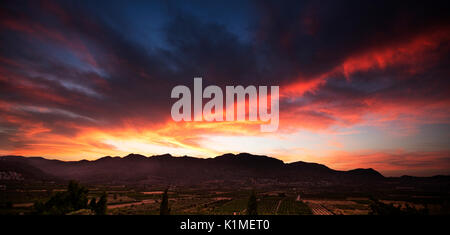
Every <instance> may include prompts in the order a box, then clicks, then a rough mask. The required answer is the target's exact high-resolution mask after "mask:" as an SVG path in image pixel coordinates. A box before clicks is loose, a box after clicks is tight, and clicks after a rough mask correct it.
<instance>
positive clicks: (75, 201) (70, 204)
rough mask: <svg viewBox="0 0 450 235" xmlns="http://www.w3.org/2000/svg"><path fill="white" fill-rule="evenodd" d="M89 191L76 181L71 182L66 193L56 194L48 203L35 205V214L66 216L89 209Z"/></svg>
mask: <svg viewBox="0 0 450 235" xmlns="http://www.w3.org/2000/svg"><path fill="white" fill-rule="evenodd" d="M87 194H88V189H86V188H85V187H83V186H80V185H79V184H78V183H77V182H75V181H70V182H69V185H68V187H67V191H65V192H57V193H55V194H54V195H53V196H52V197H51V198H50V199H49V200H48V201H46V202H36V203H35V204H34V213H35V214H49V215H64V214H67V213H69V212H72V211H77V210H80V209H86V208H87V207H88V205H87V202H88V198H87Z"/></svg>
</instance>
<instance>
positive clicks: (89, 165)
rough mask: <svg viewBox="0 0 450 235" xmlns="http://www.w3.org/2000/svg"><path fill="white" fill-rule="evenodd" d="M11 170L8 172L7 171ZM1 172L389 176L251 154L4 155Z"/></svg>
mask: <svg viewBox="0 0 450 235" xmlns="http://www.w3.org/2000/svg"><path fill="white" fill-rule="evenodd" d="M6 166H8V168H5V167H6ZM0 167H2V168H0V169H3V168H5V169H6V170H8V171H15V172H18V173H20V174H23V175H24V177H25V178H27V177H28V178H31V179H49V178H51V177H53V178H54V179H60V180H70V179H75V180H79V181H82V182H87V183H123V184H127V183H162V184H164V183H170V184H198V183H202V182H208V181H248V180H272V181H276V182H307V181H320V180H322V181H328V182H332V183H367V182H379V181H383V180H385V179H386V178H385V177H384V176H383V175H381V174H380V173H379V172H377V171H375V170H373V169H355V170H350V171H337V170H333V169H330V168H328V167H327V166H325V165H321V164H317V163H307V162H301V161H299V162H293V163H284V162H283V161H281V160H278V159H276V158H272V157H268V156H261V155H252V154H249V153H240V154H231V153H228V154H224V155H221V156H217V157H215V158H206V159H204V158H195V157H189V156H183V157H173V156H171V155H170V154H164V155H156V156H150V157H146V156H143V155H140V154H129V155H127V156H125V157H111V156H106V157H102V158H99V159H97V160H93V161H88V160H81V161H60V160H49V159H45V158H42V157H22V156H3V157H0Z"/></svg>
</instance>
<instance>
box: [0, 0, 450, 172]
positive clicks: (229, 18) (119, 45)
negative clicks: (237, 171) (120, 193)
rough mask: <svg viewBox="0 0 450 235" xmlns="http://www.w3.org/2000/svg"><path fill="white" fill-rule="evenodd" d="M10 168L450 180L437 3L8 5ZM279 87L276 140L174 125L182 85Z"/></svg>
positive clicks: (447, 87) (209, 125) (218, 125)
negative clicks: (303, 172) (351, 172)
mask: <svg viewBox="0 0 450 235" xmlns="http://www.w3.org/2000/svg"><path fill="white" fill-rule="evenodd" d="M0 5H1V7H0V34H1V36H0V155H22V156H43V157H47V158H52V159H61V160H81V159H90V160H91V159H97V158H100V157H102V156H107V155H109V156H125V155H127V154H129V153H139V154H143V155H146V156H150V155H156V154H165V153H170V154H172V155H174V156H183V155H189V156H195V157H204V158H207V157H214V156H217V155H221V154H223V153H229V152H231V153H239V152H249V153H253V154H262V155H268V156H271V157H275V158H278V159H280V160H283V161H284V162H295V161H306V162H317V163H321V164H325V165H327V166H329V167H331V168H334V169H338V170H348V169H354V168H374V169H376V170H378V171H379V172H381V173H382V174H384V175H385V176H400V175H405V174H407V175H417V176H430V175H436V174H450V112H449V111H450V80H449V79H450V14H448V12H450V9H449V8H450V7H449V3H448V2H442V3H441V2H438V1H346V0H343V1H331V0H330V1H200V0H198V1H126V3H125V1H101V0H99V1H52V0H43V1H41V0H36V1H20V0H14V1H12V0H11V1H2V2H1V3H0ZM194 77H202V78H203V86H207V85H217V86H219V87H222V88H224V87H225V86H227V85H232V86H237V85H243V86H249V85H255V86H279V87H280V104H279V108H280V124H279V128H278V130H277V131H276V132H271V133H262V132H260V129H259V128H260V123H259V122H249V121H244V122H238V121H235V122H206V121H203V122H175V121H173V120H172V118H171V115H170V113H171V112H170V111H171V106H172V104H173V103H174V102H175V101H176V100H174V99H171V98H170V94H171V90H172V88H173V87H175V86H177V85H185V86H188V87H193V81H194V80H193V78H194Z"/></svg>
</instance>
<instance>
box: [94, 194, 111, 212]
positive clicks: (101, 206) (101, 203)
mask: <svg viewBox="0 0 450 235" xmlns="http://www.w3.org/2000/svg"><path fill="white" fill-rule="evenodd" d="M107 196H108V195H107V194H106V193H105V192H103V194H102V196H100V199H99V200H98V202H97V203H96V204H97V205H96V208H95V210H94V211H95V214H96V215H106V209H107V206H106V202H107Z"/></svg>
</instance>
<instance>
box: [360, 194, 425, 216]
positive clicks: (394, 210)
mask: <svg viewBox="0 0 450 235" xmlns="http://www.w3.org/2000/svg"><path fill="white" fill-rule="evenodd" d="M370 200H371V204H370V210H371V211H370V212H369V214H370V215H427V214H428V208H427V207H426V206H425V208H424V209H416V208H414V207H411V206H410V205H409V204H406V206H405V208H404V209H402V208H401V207H400V206H394V205H393V204H386V203H382V202H380V201H378V200H377V199H375V198H371V199H370Z"/></svg>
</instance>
